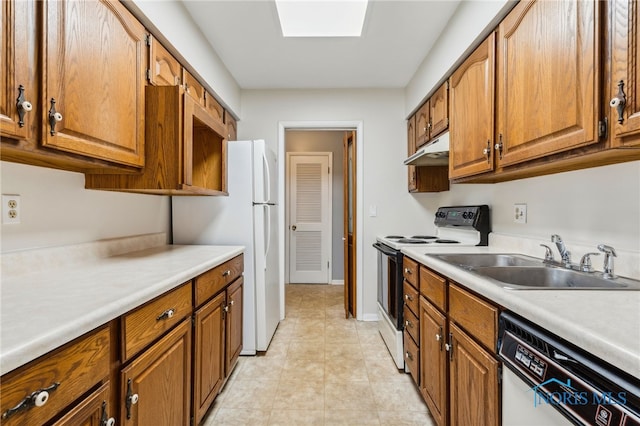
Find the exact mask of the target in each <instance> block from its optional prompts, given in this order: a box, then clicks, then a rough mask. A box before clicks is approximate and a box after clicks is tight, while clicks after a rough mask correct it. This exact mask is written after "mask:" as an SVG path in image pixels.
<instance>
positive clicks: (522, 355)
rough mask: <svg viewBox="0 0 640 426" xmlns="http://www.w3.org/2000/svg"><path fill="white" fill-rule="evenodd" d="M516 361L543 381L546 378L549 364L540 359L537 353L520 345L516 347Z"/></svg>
mask: <svg viewBox="0 0 640 426" xmlns="http://www.w3.org/2000/svg"><path fill="white" fill-rule="evenodd" d="M515 359H516V361H518V362H520V363H521V364H522V365H523V366H524V367H525V368H527V369H528V370H529V371H530V372H532V373H533V374H535V375H536V376H538V377H539V378H541V379H542V378H543V377H544V373H545V371H546V370H547V363H546V362H544V361H543V360H542V359H541V358H540V357H538V355H536V354H535V352H533V351H531V350H529V349H527V348H526V347H524V346H522V345H520V344H519V345H518V346H517V347H516V354H515Z"/></svg>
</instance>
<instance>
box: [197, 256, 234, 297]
mask: <svg viewBox="0 0 640 426" xmlns="http://www.w3.org/2000/svg"><path fill="white" fill-rule="evenodd" d="M243 271H244V256H243V255H241V254H240V255H238V256H236V257H234V258H233V259H230V260H228V261H226V262H224V263H223V264H221V265H218V266H216V267H215V268H213V269H211V270H209V271H207V272H205V273H204V274H202V275H200V276H199V277H197V278H196V279H195V286H196V306H200V305H202V304H203V303H204V302H206V301H207V300H209V299H210V298H211V297H213V296H214V295H215V294H216V293H218V292H219V291H220V290H222V289H223V288H225V287H226V286H227V285H228V284H230V283H232V282H233V281H235V279H236V278H238V277H239V276H240V275H242V272H243Z"/></svg>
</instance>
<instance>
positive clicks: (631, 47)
mask: <svg viewBox="0 0 640 426" xmlns="http://www.w3.org/2000/svg"><path fill="white" fill-rule="evenodd" d="M609 4H610V5H611V8H612V16H613V19H612V21H611V25H612V28H611V37H612V51H611V73H612V75H611V100H613V98H618V97H619V98H622V97H623V96H624V98H625V100H626V102H625V106H624V108H623V109H622V114H620V113H618V108H617V107H616V106H611V109H612V111H611V115H610V117H611V119H610V120H611V121H610V123H611V132H612V139H613V141H612V142H613V146H637V145H638V144H640V69H639V66H638V57H640V37H639V36H638V33H639V32H640V29H639V28H638V27H639V26H640V5H638V2H637V1H634V0H612V1H611V2H609ZM621 83H622V84H621ZM621 91H622V93H621V94H624V95H623V96H620V95H621V94H619V93H620V92H621Z"/></svg>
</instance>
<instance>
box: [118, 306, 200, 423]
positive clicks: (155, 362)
mask: <svg viewBox="0 0 640 426" xmlns="http://www.w3.org/2000/svg"><path fill="white" fill-rule="evenodd" d="M120 382H121V385H120V395H121V402H120V403H121V408H120V413H121V414H120V424H124V425H138V426H147V425H154V426H180V425H183V426H188V425H189V420H190V417H191V416H190V409H189V406H190V402H191V320H190V319H185V320H184V321H183V322H182V323H180V324H179V325H177V326H176V327H175V328H174V329H173V330H172V331H170V332H169V333H167V334H166V335H165V336H164V337H163V338H162V339H160V340H159V341H158V342H157V343H156V344H154V345H153V346H151V347H150V348H149V349H147V350H146V351H144V352H143V353H141V354H140V355H139V356H138V357H136V358H135V359H134V360H133V362H131V363H130V364H129V365H128V366H127V367H125V368H124V369H122V372H121V375H120Z"/></svg>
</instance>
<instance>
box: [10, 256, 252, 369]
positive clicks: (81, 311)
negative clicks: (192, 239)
mask: <svg viewBox="0 0 640 426" xmlns="http://www.w3.org/2000/svg"><path fill="white" fill-rule="evenodd" d="M243 251H244V247H242V246H178V245H162V246H158V247H153V248H148V249H145V250H139V251H133V252H129V253H125V254H120V255H117V256H111V257H104V258H100V259H92V260H91V261H90V262H83V263H80V264H75V265H73V266H69V265H62V266H60V267H58V268H55V267H53V268H51V267H49V268H46V269H41V270H36V271H34V272H29V273H21V274H16V275H9V276H5V274H4V273H3V276H2V300H1V303H0V310H1V312H0V324H1V330H0V374H5V373H7V372H9V371H11V370H13V369H15V368H16V367H19V366H21V365H23V364H25V363H27V362H29V361H31V360H33V359H35V358H37V357H38V356H40V355H43V354H45V353H47V352H49V351H50V350H52V349H55V348H56V347H58V346H60V345H62V344H64V343H66V342H69V341H71V340H73V339H75V338H76V337H79V336H81V335H83V334H84V333H86V332H88V331H91V330H93V329H95V328H96V327H98V326H100V325H102V324H105V323H107V322H108V321H110V320H112V319H114V318H117V317H118V316H120V315H122V314H124V313H126V312H128V311H130V310H131V309H133V308H136V307H137V306H140V305H141V304H143V303H145V302H147V301H149V300H151V299H153V298H154V297H156V296H159V295H161V294H163V293H165V292H166V291H168V290H171V289H172V288H174V287H176V286H178V285H180V284H182V283H184V282H186V281H188V280H190V279H192V278H194V277H196V276H197V275H199V274H201V273H203V272H205V271H207V270H209V269H211V268H213V267H215V266H217V265H219V264H221V263H223V262H225V261H227V260H229V259H231V258H233V257H235V256H237V255H238V254H240V253H242V252H243Z"/></svg>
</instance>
